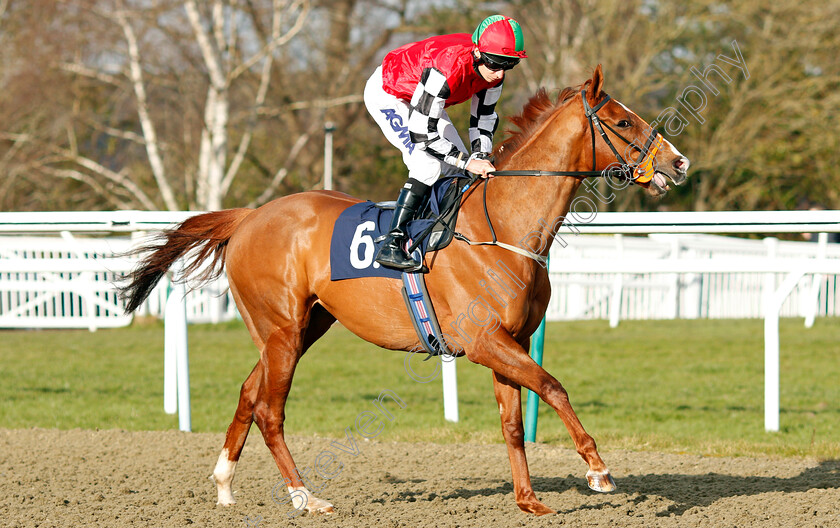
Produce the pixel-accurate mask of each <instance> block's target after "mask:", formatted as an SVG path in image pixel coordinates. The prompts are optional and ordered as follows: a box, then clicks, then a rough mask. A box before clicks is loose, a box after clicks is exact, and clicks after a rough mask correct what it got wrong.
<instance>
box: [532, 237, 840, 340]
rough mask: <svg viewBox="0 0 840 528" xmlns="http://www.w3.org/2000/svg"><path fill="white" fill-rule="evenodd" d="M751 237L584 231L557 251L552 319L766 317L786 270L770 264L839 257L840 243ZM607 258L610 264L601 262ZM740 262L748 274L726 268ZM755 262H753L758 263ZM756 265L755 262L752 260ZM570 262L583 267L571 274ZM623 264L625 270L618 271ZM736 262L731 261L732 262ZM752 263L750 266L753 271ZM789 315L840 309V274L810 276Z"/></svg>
mask: <svg viewBox="0 0 840 528" xmlns="http://www.w3.org/2000/svg"><path fill="white" fill-rule="evenodd" d="M822 239H823V240H822V242H820V243H811V242H788V241H779V240H778V239H776V238H765V239H763V240H748V239H743V238H732V237H722V236H716V235H701V234H653V235H650V236H647V237H639V236H625V235H620V234H619V235H613V236H606V235H579V236H574V237H566V242H567V243H568V244H567V246H566V247H562V246H561V245H559V244H555V245H554V246H553V247H552V251H551V267H550V269H551V290H552V291H551V300H550V302H549V307H548V311H547V313H546V316H547V319H548V320H550V321H562V320H576V319H610V321H611V323H612V324H613V326H615V325H616V324H618V321H619V319H676V318H682V319H696V318H709V319H723V318H759V317H763V315H764V313H763V305H762V303H763V299H764V297H765V295H766V292H767V291H768V288H771V289H772V288H775V286H777V285H778V283H779V282H780V281H781V280H782V279H783V277H782V276H781V274H778V273H766V272H762V267H766V266H767V265H768V262H777V261H778V262H781V264H780V265H781V267H782V269H789V268H790V260H791V259H794V260H795V259H808V258H816V257H823V258H828V259H832V260H834V259H840V244H828V243H826V240H825V239H826V237H825V236H823V237H822ZM603 260H606V261H607V264H606V265H605V269H604V270H601V271H599V270H596V269H595V268H594V267H593V266H594V265H595V263H596V262H599V261H603ZM727 260H739V261H741V262H742V264H743V266H738V268H739V269H744V270H745V271H742V272H733V271H727V270H725V269H723V268H721V266H722V265H724V264H725V263H726V261H727ZM663 262H672V263H673V265H674V266H675V267H677V268H679V266H680V264H679V263H680V262H684V263H690V262H695V263H698V264H699V265H700V268H701V269H700V271H699V272H696V273H694V272H688V271H686V272H683V273H663V272H651V271H650V270H649V269H648V268H649V265H654V266H659V267H661V266H662V265H663ZM751 263H752V264H751ZM753 264H754V265H753ZM571 267H575V268H577V269H579V270H581V271H580V272H575V273H571V272H570V270H571ZM619 268H621V269H622V270H623V271H624V272H623V273H621V274H618V273H614V271H615V270H617V269H619ZM729 268H732V266H729ZM750 268H751V269H750ZM781 315H782V316H784V317H797V316H799V317H806V318H807V319H808V320H809V321H810V322H813V317H815V316H836V315H840V275H838V274H824V275H821V276H818V277H814V278H812V277H807V278H805V277H803V278H802V279H801V280H800V281H799V282H798V283H797V285H796V287H795V288H794V290H793V292H791V295H790V296H789V297H788V298H787V299H786V300H785V303H784V304H783V306H782V312H781Z"/></svg>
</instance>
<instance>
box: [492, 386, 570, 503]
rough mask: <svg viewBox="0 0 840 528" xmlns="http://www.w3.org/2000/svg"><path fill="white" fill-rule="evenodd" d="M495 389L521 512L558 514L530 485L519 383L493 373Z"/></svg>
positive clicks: (515, 492) (517, 501)
mask: <svg viewBox="0 0 840 528" xmlns="http://www.w3.org/2000/svg"><path fill="white" fill-rule="evenodd" d="M493 391H494V392H495V393H496V401H497V402H499V415H501V420H502V434H503V435H504V437H505V444H507V449H508V458H510V471H511V473H512V474H513V496H514V498H515V499H516V504H517V505H518V506H519V508H520V509H521V510H522V511H526V512H529V513H536V514H537V515H545V514H548V513H556V512H555V511H554V510H552V509H551V508H549V507H548V506H546V505H545V504H543V503H542V502H540V501H539V499H537V496H536V494H535V493H534V489H533V488H532V487H531V475H530V474H529V472H528V460H527V459H526V458H525V432H524V430H523V428H522V400H521V391H520V387H519V385H517V384H516V383H513V382H512V381H510V380H509V379H507V378H506V377H504V376H502V375H501V374H498V373H496V372H493Z"/></svg>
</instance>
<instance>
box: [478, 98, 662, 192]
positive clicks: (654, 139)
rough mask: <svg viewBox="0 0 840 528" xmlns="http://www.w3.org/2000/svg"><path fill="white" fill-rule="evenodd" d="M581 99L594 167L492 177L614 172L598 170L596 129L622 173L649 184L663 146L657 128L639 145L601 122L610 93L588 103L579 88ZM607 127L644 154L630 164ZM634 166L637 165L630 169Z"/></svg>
mask: <svg viewBox="0 0 840 528" xmlns="http://www.w3.org/2000/svg"><path fill="white" fill-rule="evenodd" d="M580 96H581V99H582V100H583V111H584V115H585V116H586V120H587V121H588V122H589V135H590V136H591V138H592V170H591V171H545V170H498V171H493V172H492V173H491V174H493V176H583V177H587V176H605V175H612V174H613V171H611V170H610V171H606V170H605V171H599V170H596V166H597V165H596V162H595V157H596V151H595V129H597V130H598V133H599V134H600V135H601V137H602V138H604V142H605V143H606V144H607V146H608V147H610V150H612V152H613V154H615V157H616V159H617V160H618V161H620V162H621V167H620V171H621V173H622V174H623V175H624V176H625V177H626V178H627V179H628V180H629V181H631V182H632V183H647V182H649V181H650V180H651V179H652V178H653V174H654V168H653V158H654V157H655V156H656V153H657V152H658V151H659V149H660V148H662V136H660V135H659V132H657V131H656V130H655V129H653V128H651V131H650V134H649V135H648V138H647V140H646V141H645V145H644V147H639V146H638V145H637V144H636V143H635V142H634V141H629V140H628V139H627V138H625V137H624V136H622V135H621V134H619V133H618V132H617V131H616V130H615V129H614V128H613V127H611V126H610V125H608V124H607V123H602V122H601V120H600V119H598V110H600V109H601V108H602V107H603V106H604V105H605V104H607V102H609V100H610V96H609V95H607V94H604V98H603V99H602V100H601V102H600V103H598V104H597V105H595V106H589V101H587V100H586V88H584V89H582V90H581V91H580ZM604 127H607V128H608V129H609V131H610V132H612V133H613V134H615V135H616V136H617V137H618V138H619V139H621V140H622V141H624V142H625V143H627V145H629V146H630V147H632V148H633V149H634V150H637V151H638V152H639V153H640V154H641V157H640V158H639V160H638V161H637V162H635V163H634V164H632V165H631V164H629V163H627V162H626V161H625V160H624V158H623V157H622V156H621V154H619V152H618V149H616V148H615V145H613V143H612V141H610V138H609V136H608V135H607V133H606V132H605V131H604ZM631 167H634V168H633V169H632V170H630V168H631Z"/></svg>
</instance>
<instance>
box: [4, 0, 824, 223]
mask: <svg viewBox="0 0 840 528" xmlns="http://www.w3.org/2000/svg"><path fill="white" fill-rule="evenodd" d="M496 12H501V13H504V14H508V15H510V16H513V17H514V18H517V19H518V20H519V21H520V22H521V23H522V25H523V27H524V28H525V31H526V49H527V51H528V54H529V58H528V59H527V60H526V61H523V65H522V66H520V67H519V68H517V69H516V70H514V71H513V72H511V74H510V75H509V76H508V79H507V81H506V83H505V91H504V95H503V99H502V101H501V103H500V105H499V108H498V111H499V114H500V115H501V116H502V119H503V120H502V124H501V126H500V131H499V133H498V139H501V137H503V136H504V132H503V131H504V129H505V128H506V123H505V121H504V117H505V116H510V115H513V114H515V113H517V112H518V111H519V110H520V109H521V108H522V105H523V104H524V103H525V102H526V101H527V100H528V98H529V96H530V95H531V94H533V93H534V92H535V91H536V90H537V89H538V88H539V87H546V88H548V89H550V90H559V89H561V88H563V87H565V86H570V85H577V84H580V83H581V82H583V81H584V80H586V79H587V78H589V76H590V75H591V72H592V71H593V69H594V68H595V66H596V65H597V64H599V63H600V64H602V65H603V68H604V72H605V76H606V84H605V87H606V90H607V91H608V92H609V93H610V94H611V95H613V96H614V97H616V98H617V99H619V100H621V101H622V102H624V103H625V104H627V105H628V106H629V107H631V108H633V109H634V110H636V111H637V112H638V113H639V114H640V115H641V116H642V117H643V118H645V119H646V120H648V121H652V120H653V119H654V118H656V117H657V116H658V115H659V114H660V113H661V112H662V111H663V110H665V109H666V108H668V107H673V108H677V109H678V110H680V111H681V113H682V114H683V115H684V116H685V117H686V118H687V121H688V124H687V125H686V126H685V128H684V129H683V130H682V131H681V133H680V134H678V135H672V136H668V138H669V139H670V140H671V141H672V142H673V143H674V144H675V145H676V146H677V147H678V148H679V149H680V151H682V152H683V153H684V154H685V155H687V156H688V157H689V158H691V160H692V170H691V174H690V176H691V177H690V180H689V182H690V183H688V184H687V185H686V186H684V187H682V188H679V189H677V190H675V191H672V192H671V193H669V194H668V196H667V197H666V198H664V200H660V201H655V200H652V199H650V198H648V197H646V196H645V195H644V193H641V192H638V191H637V190H635V189H632V188H631V189H628V190H626V191H624V192H622V193H620V197H619V199H618V200H616V201H615V202H613V203H612V204H610V207H611V208H613V209H614V210H657V209H668V210H753V209H758V210H761V209H795V208H803V207H810V206H814V205H819V206H823V207H826V208H832V209H837V208H840V169H838V166H840V164H839V163H838V161H840V159H838V156H840V154H838V151H840V149H838V136H840V127H838V125H837V117H836V110H837V108H839V107H840V90H838V84H840V61H838V60H837V54H838V53H839V52H840V33H838V32H837V31H836V21H837V20H840V3H838V2H835V1H832V0H809V1H808V2H801V1H796V0H778V1H776V2H773V3H767V2H758V1H755V0H743V1H739V2H717V1H709V0H691V1H688V2H671V1H663V0H620V1H619V0H598V1H595V0H577V1H574V0H517V1H510V2H479V1H474V0H437V1H431V2H430V1H428V0H422V1H420V0H206V1H201V2H196V1H194V0H142V1H141V0H62V1H60V2H55V1H52V0H0V88H2V89H0V210H4V211H27V210H110V209H216V208H220V207H223V208H228V207H237V206H244V205H250V206H256V205H261V204H262V203H265V202H267V201H268V200H270V199H273V198H276V197H278V196H282V195H285V194H289V193H295V192H300V191H305V190H310V189H318V188H320V187H321V185H322V182H321V179H322V175H323V170H324V124H325V123H326V122H333V123H334V124H335V127H336V132H335V138H334V142H335V158H334V181H335V183H334V187H335V188H336V189H337V190H340V191H343V192H347V193H349V194H352V195H356V196H359V197H361V198H369V199H373V200H379V199H393V198H394V196H395V195H396V192H397V189H398V188H399V186H400V185H401V184H402V182H403V181H404V179H405V177H406V175H405V169H404V166H403V165H402V163H401V161H400V159H399V156H398V152H397V151H396V149H394V148H393V147H391V146H390V145H388V144H387V143H386V141H385V140H384V138H383V137H382V134H381V133H380V132H379V130H378V129H377V127H376V126H375V124H374V123H373V121H372V120H371V119H370V117H369V116H368V115H367V111H366V109H365V108H364V104H363V103H362V100H361V94H362V90H363V87H364V84H365V81H366V79H367V77H368V76H369V75H370V73H371V72H372V71H373V69H374V68H375V67H376V66H377V64H378V63H379V62H380V61H381V60H382V57H383V56H384V55H385V53H387V51H389V50H390V49H393V48H394V47H396V46H398V45H401V44H403V43H406V42H409V41H412V40H417V39H420V38H425V37H427V36H430V35H433V34H440V33H454V32H471V31H472V29H473V28H474V26H475V25H476V23H477V22H478V21H479V20H481V19H482V18H483V17H484V16H486V15H489V14H493V13H496ZM733 41H736V42H737V46H738V48H739V49H740V51H741V53H742V56H743V59H744V61H745V62H746V68H747V70H748V72H749V78H747V76H746V74H745V72H743V71H741V70H739V69H738V68H737V67H735V66H732V65H730V64H726V63H725V62H724V61H722V60H721V59H720V58H719V56H720V55H724V56H726V57H730V58H735V52H734V50H733V47H732V42H733ZM713 63H714V64H716V65H717V66H719V67H720V68H721V69H722V70H723V71H724V72H725V73H726V74H728V75H729V77H730V78H731V82H729V83H727V82H725V81H723V80H722V79H721V78H720V77H718V76H716V75H715V74H712V75H710V77H709V79H710V81H711V82H712V83H713V84H715V86H716V87H717V88H718V89H719V90H720V93H719V94H718V95H712V94H711V93H710V92H709V90H708V88H706V89H705V94H706V97H707V100H706V106H705V108H704V109H703V110H702V112H701V113H702V119H703V123H700V122H699V120H698V119H697V118H695V117H692V116H690V114H689V113H687V112H686V111H685V110H684V109H683V107H682V106H680V105H679V103H678V100H679V99H680V98H681V96H682V94H683V90H685V89H686V88H687V87H689V86H691V85H693V86H697V87H700V88H702V83H701V82H700V80H699V79H698V78H697V77H696V76H695V75H693V74H692V73H691V69H692V68H695V69H696V70H698V71H701V72H702V71H705V70H706V68H707V67H708V66H709V65H711V64H713ZM689 101H690V102H692V104H695V105H696V104H698V100H697V99H696V98H695V99H691V98H689ZM468 111H469V108H468V105H460V106H459V107H454V108H452V109H450V114H451V115H452V117H453V120H455V122H456V124H458V125H459V126H460V129H461V131H462V135H465V134H466V123H467V117H468Z"/></svg>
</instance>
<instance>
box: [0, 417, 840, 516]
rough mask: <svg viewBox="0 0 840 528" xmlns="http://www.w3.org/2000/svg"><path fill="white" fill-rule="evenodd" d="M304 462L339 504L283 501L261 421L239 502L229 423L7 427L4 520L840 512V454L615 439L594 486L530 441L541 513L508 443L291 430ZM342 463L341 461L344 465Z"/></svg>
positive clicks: (1, 477) (553, 451) (570, 460)
mask: <svg viewBox="0 0 840 528" xmlns="http://www.w3.org/2000/svg"><path fill="white" fill-rule="evenodd" d="M288 440H289V446H290V448H291V450H292V453H293V454H294V455H295V458H296V461H297V463H298V467H299V468H301V467H303V468H305V467H306V466H314V465H315V460H316V457H317V455H318V454H319V453H320V452H322V451H324V450H325V449H327V448H330V449H332V450H333V451H335V452H336V455H337V457H336V460H337V461H339V462H341V463H342V464H343V467H342V468H341V473H340V474H339V475H338V476H336V477H335V478H333V479H332V480H329V481H327V480H324V479H322V478H319V477H317V476H314V474H313V480H312V482H313V485H314V486H321V485H324V486H325V487H324V488H323V490H322V491H321V492H320V493H319V494H318V495H319V496H320V497H322V498H325V499H327V500H329V501H331V502H332V503H333V504H334V505H335V507H336V511H337V513H336V514H335V515H333V516H329V517H324V516H311V515H305V516H300V517H294V518H292V519H289V518H288V517H287V516H288V515H294V513H295V512H294V510H292V508H291V506H290V505H289V504H288V503H278V502H277V501H276V500H275V499H274V498H273V496H272V489H274V488H275V486H277V485H278V484H281V486H280V487H281V488H282V487H283V486H282V480H281V478H280V474H279V472H278V471H277V469H276V467H275V466H274V462H273V460H272V459H271V456H270V455H269V453H268V450H267V449H266V447H265V446H264V444H263V443H262V439H261V437H260V436H259V432H258V431H257V430H256V429H254V430H253V431H252V436H251V437H250V438H249V440H248V444H247V445H246V446H245V451H244V453H243V456H242V460H241V462H240V464H239V467H238V468H237V474H236V479H235V481H234V486H233V487H234V490H235V495H234V496H235V497H236V500H237V504H235V505H233V506H231V507H227V508H223V507H219V506H216V505H215V501H216V497H215V486H214V485H213V482H212V481H211V480H210V479H209V477H210V474H211V472H212V468H213V466H214V464H215V461H216V458H217V457H218V453H219V450H220V449H221V445H222V441H223V435H221V434H196V433H191V434H188V433H179V432H174V431H164V432H125V431H81V430H73V431H57V430H45V429H29V430H5V429H0V525H2V526H13V527H17V526H21V527H23V526H26V527H30V526H39V527H50V526H80V527H81V526H108V527H110V526H114V527H122V526H190V525H192V526H234V527H242V528H247V527H249V526H259V527H261V528H269V527H280V526H316V525H317V526H333V527H342V528H343V527H368V526H408V527H413V526H423V527H426V526H441V527H444V526H445V527H481V528H490V527H491V526H492V527H495V526H544V525H564V526H611V527H633V526H639V527H641V526H657V527H659V526H665V527H670V526H692V527H693V526H703V527H707V526H708V527H714V528H719V527H733V526H734V527H739V528H740V527H748V526H756V527H758V526H761V527H762V528H765V527H774V526H780V527H781V526H785V527H797V528H801V527H837V526H840V461H836V460H834V461H823V462H820V461H816V460H808V459H779V460H771V459H758V458H710V457H700V456H689V455H669V454H660V453H648V452H626V451H605V452H603V453H602V454H603V456H604V459H605V460H606V462H607V464H608V465H609V466H610V469H611V470H612V472H613V475H614V476H615V479H616V482H617V484H618V491H617V492H615V493H611V494H603V495H602V494H597V493H594V492H591V491H589V489H588V488H587V487H586V482H585V479H584V473H585V470H586V468H585V465H584V463H583V462H582V461H581V460H580V458H579V457H578V456H577V454H576V453H574V452H573V451H571V450H568V449H562V448H555V447H547V446H532V447H529V449H528V455H529V463H530V466H531V474H532V476H533V485H534V489H535V490H536V492H537V496H538V497H539V498H540V499H541V500H542V501H543V502H544V503H545V504H547V505H548V506H549V507H551V508H554V509H556V510H557V511H558V512H560V514H559V515H554V516H547V517H540V518H535V517H532V516H528V515H526V514H523V513H521V512H520V511H519V510H518V508H517V507H516V505H515V503H514V501H513V493H512V489H513V488H512V486H511V484H510V472H509V471H510V470H509V466H508V461H507V453H506V451H505V448H504V446H502V445H489V446H487V445H459V446H451V445H445V446H441V445H434V444H406V443H389V442H373V441H365V442H359V443H358V454H357V455H356V456H353V455H352V454H350V453H346V452H343V451H341V450H336V449H335V448H334V447H332V448H331V447H330V442H331V440H330V439H323V438H314V437H295V436H291V437H289V439H288ZM332 467H333V468H336V467H337V466H335V465H333V466H332Z"/></svg>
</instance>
